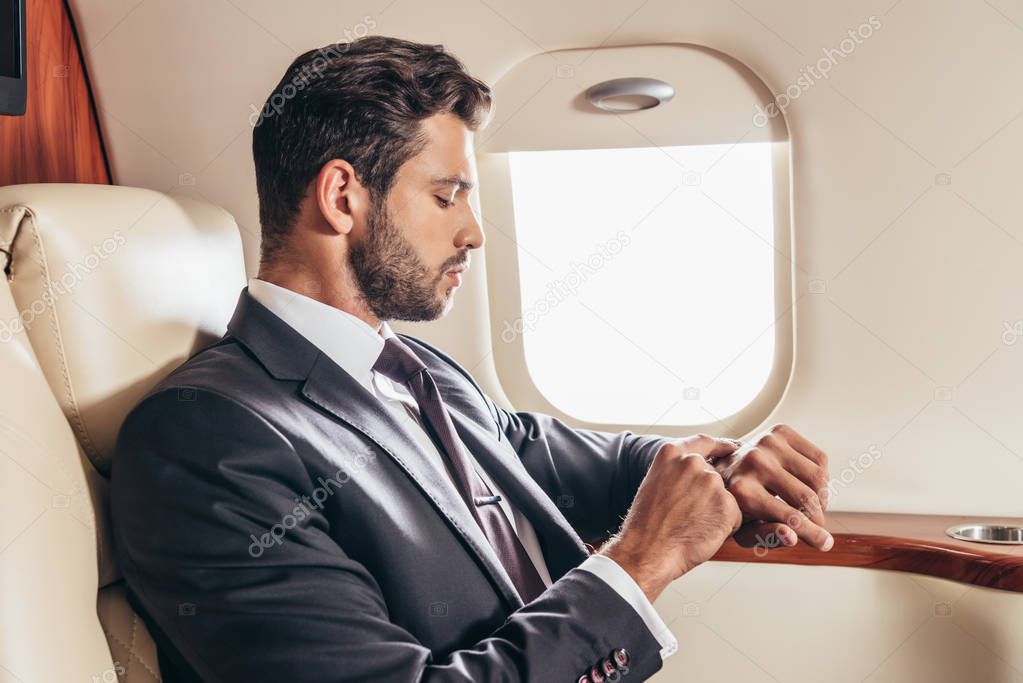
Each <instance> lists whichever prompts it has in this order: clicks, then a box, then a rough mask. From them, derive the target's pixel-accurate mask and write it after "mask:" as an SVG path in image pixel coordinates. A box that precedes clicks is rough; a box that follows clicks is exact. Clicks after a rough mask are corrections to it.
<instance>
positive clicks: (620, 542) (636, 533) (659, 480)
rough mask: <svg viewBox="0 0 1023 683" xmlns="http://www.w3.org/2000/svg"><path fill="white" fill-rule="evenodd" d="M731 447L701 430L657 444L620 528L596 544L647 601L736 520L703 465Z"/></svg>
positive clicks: (710, 549)
mask: <svg viewBox="0 0 1023 683" xmlns="http://www.w3.org/2000/svg"><path fill="white" fill-rule="evenodd" d="M734 450H735V444H734V443H732V442H731V441H728V440H725V439H714V438H711V437H709V436H704V435H699V436H693V437H688V438H685V439H679V440H678V441H676V442H671V443H666V444H664V445H663V446H661V448H660V450H658V452H657V454H656V455H655V456H654V459H653V461H652V462H651V465H650V469H649V470H648V471H647V474H646V476H645V477H644V478H643V481H642V482H641V483H640V485H639V489H638V490H637V491H636V498H635V500H634V501H633V503H632V506H631V507H630V508H629V512H628V514H627V515H626V516H625V521H624V522H623V523H622V528H621V529H620V530H619V531H618V533H616V534H615V535H614V536H612V537H611V538H610V539H609V540H608V542H607V543H605V544H604V546H603V547H602V548H601V549H600V553H601V554H603V555H606V556H607V557H610V558H611V559H612V560H614V561H616V562H617V563H618V564H619V565H620V566H621V567H622V568H623V569H624V570H625V571H626V572H628V573H629V574H630V575H631V576H632V578H633V579H635V581H636V583H637V584H638V585H639V587H640V588H641V589H642V590H643V592H644V593H645V594H646V596H647V598H648V599H649V600H650V602H654V601H655V600H657V597H658V596H659V595H660V594H661V592H662V591H663V590H664V588H665V587H666V586H667V585H668V584H669V583H671V582H672V581H674V580H675V579H677V578H678V577H680V576H682V575H683V574H685V573H686V572H688V571H689V570H691V569H692V568H693V567H695V566H697V565H699V564H702V563H703V562H705V561H706V560H708V559H710V558H711V557H713V556H714V554H715V553H716V552H717V551H718V549H719V548H720V547H721V544H722V543H724V542H725V540H726V539H727V538H728V537H729V536H731V535H732V534H734V533H735V532H736V530H737V529H738V528H739V526H740V525H741V524H742V513H741V512H740V511H739V507H738V505H736V503H735V499H734V498H733V497H732V494H730V493H729V492H728V491H726V490H725V485H724V481H723V480H722V478H721V475H720V473H718V472H717V471H716V470H715V469H714V468H713V467H712V466H711V465H710V464H708V462H709V460H710V459H711V458H713V457H714V456H719V455H726V454H728V453H731V452H732V451H734Z"/></svg>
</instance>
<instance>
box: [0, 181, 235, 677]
mask: <svg viewBox="0 0 1023 683" xmlns="http://www.w3.org/2000/svg"><path fill="white" fill-rule="evenodd" d="M0 249H2V250H3V251H2V252H0V266H2V265H4V263H5V262H8V261H9V263H8V267H7V268H6V270H7V272H8V275H7V277H6V278H5V277H4V276H3V275H0V378H2V381H3V384H2V389H0V437H2V442H0V520H2V522H0V681H7V680H11V681H21V682H23V683H44V682H45V683H51V682H53V683H64V682H67V681H83V682H87V681H104V682H105V681H117V680H120V681H122V683H123V682H128V683H135V682H136V681H139V682H141V681H153V680H160V677H159V668H158V664H157V657H156V650H155V647H154V645H153V642H152V640H151V639H150V637H149V635H148V633H147V632H146V629H145V627H144V625H143V624H142V622H141V620H140V619H139V618H138V617H137V615H136V614H135V613H134V612H133V611H132V609H131V607H130V606H129V605H128V602H127V601H126V599H125V597H124V590H123V583H122V582H121V580H120V575H119V572H118V569H117V567H116V566H114V562H113V554H112V552H111V548H110V533H109V525H108V523H107V518H106V514H107V505H106V497H107V481H106V476H105V475H107V474H108V473H109V471H110V464H111V463H110V458H111V454H112V449H113V446H114V442H115V439H116V436H117V430H118V428H119V427H120V425H121V422H122V420H123V419H124V416H125V414H126V413H127V411H128V410H129V409H130V408H131V406H132V405H134V403H135V402H136V401H137V400H138V399H139V398H140V397H141V396H142V395H143V394H144V393H145V392H146V391H147V390H148V389H149V388H151V387H152V386H153V385H154V384H155V383H156V382H157V381H158V380H159V379H160V378H162V377H163V376H164V375H166V374H167V373H168V372H170V371H171V370H172V369H173V368H174V367H176V366H177V365H178V364H179V363H181V362H182V361H183V360H184V359H185V358H187V357H188V356H189V355H190V354H191V353H193V352H195V351H197V350H198V349H199V348H202V347H203V346H205V345H207V344H208V343H211V342H212V341H214V340H215V339H216V338H217V337H219V336H220V335H222V334H223V332H224V330H225V328H226V325H227V321H228V319H229V318H230V315H231V312H232V310H233V308H234V304H235V301H236V299H237V296H238V292H239V290H240V289H241V288H242V287H243V286H244V284H245V273H244V263H243V257H242V249H241V241H240V237H239V233H238V227H237V225H236V224H235V221H234V219H233V218H232V217H231V216H230V215H229V214H228V213H227V212H225V211H224V210H223V209H220V208H219V207H216V206H214V205H212V204H209V203H206V202H202V201H197V200H195V199H190V198H182V197H173V196H169V195H165V194H162V193H159V192H154V191H151V190H145V189H137V188H129V187H118V186H108V185H78V184H74V185H72V184H36V185H14V186H8V187H0Z"/></svg>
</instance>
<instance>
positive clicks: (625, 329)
mask: <svg viewBox="0 0 1023 683" xmlns="http://www.w3.org/2000/svg"><path fill="white" fill-rule="evenodd" d="M509 156H510V165H511V178H512V190H513V202H514V210H515V239H516V241H517V243H518V260H519V268H520V278H519V282H520V283H521V296H522V311H521V315H522V317H521V319H520V320H518V321H515V323H514V324H510V325H508V326H506V327H507V328H508V329H515V330H516V332H521V334H522V343H523V345H524V350H525V357H526V365H527V368H528V370H529V373H530V376H531V377H532V380H533V382H534V383H535V384H536V386H537V388H538V389H539V390H540V392H541V393H542V394H543V395H544V396H545V397H546V398H547V400H549V401H550V402H551V403H552V404H553V405H554V406H556V407H557V408H559V409H560V410H562V411H564V412H565V413H567V414H569V415H572V416H573V417H576V418H579V419H582V420H587V421H592V422H604V423H626V424H636V425H644V426H646V425H650V426H651V427H656V426H657V425H693V424H702V423H707V422H713V421H715V420H717V419H721V418H727V417H728V416H729V415H732V414H734V413H736V412H738V411H739V410H740V409H742V408H743V407H744V406H746V405H747V404H748V403H749V402H750V401H751V400H752V399H753V397H754V396H755V395H756V394H757V393H758V392H759V391H760V389H761V388H762V387H763V386H764V384H765V382H766V380H767V378H768V375H769V374H770V371H771V366H772V362H773V358H774V344H775V339H774V320H775V302H774V259H775V257H776V252H775V250H774V220H773V207H772V196H773V195H772V161H771V143H749V144H737V145H701V146H686V147H667V148H632V149H596V150H570V151H560V150H559V151H543V152H513V153H511V154H510V155H509ZM505 336H507V331H506V335H505ZM506 341H507V339H506ZM651 431H653V432H655V433H656V429H651Z"/></svg>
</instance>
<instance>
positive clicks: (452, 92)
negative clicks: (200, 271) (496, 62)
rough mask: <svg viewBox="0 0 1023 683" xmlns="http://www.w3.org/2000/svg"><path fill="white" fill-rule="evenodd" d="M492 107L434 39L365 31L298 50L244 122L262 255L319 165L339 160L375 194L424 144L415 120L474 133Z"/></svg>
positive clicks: (276, 245)
mask: <svg viewBox="0 0 1023 683" xmlns="http://www.w3.org/2000/svg"><path fill="white" fill-rule="evenodd" d="M492 106H493V102H492V97H491V92H490V88H489V87H488V86H487V85H486V84H485V83H483V82H482V81H480V80H478V79H476V78H474V77H472V76H470V75H469V74H468V73H467V72H466V70H465V67H464V65H463V64H462V62H461V61H460V60H459V59H458V58H457V57H455V56H454V55H452V54H450V53H448V52H446V51H445V50H444V47H443V46H442V45H428V44H424V43H414V42H411V41H407V40H401V39H398V38H391V37H387V36H366V37H363V38H358V39H356V40H353V41H351V42H349V43H335V44H332V45H327V46H325V47H322V48H320V49H318V50H310V51H309V52H306V53H304V54H302V55H300V56H299V57H298V58H296V59H295V61H293V62H292V63H291V66H289V67H288V69H287V71H286V72H285V74H284V76H283V78H281V81H280V83H278V84H277V86H276V87H275V88H274V89H273V92H271V94H270V96H269V97H268V98H267V100H266V103H265V104H264V105H263V108H262V109H261V110H260V111H258V112H255V113H254V114H255V115H258V118H257V119H255V120H251V122H252V123H253V125H254V126H255V130H254V131H253V136H252V157H253V161H254V162H255V166H256V190H257V192H258V194H259V222H260V226H261V229H262V245H261V249H260V251H261V260H262V261H264V262H267V263H268V262H270V261H271V260H272V258H273V256H274V254H275V253H276V252H277V251H278V250H279V249H280V248H281V246H282V245H283V244H284V241H285V238H286V236H287V234H288V231H289V230H290V228H291V226H292V224H293V222H294V220H295V216H296V215H297V214H298V211H299V205H300V203H301V201H302V199H303V198H304V196H305V194H306V189H307V188H308V186H309V183H310V182H312V180H313V179H314V178H315V177H316V174H317V173H318V172H319V170H320V169H321V168H322V167H323V165H324V164H325V163H327V162H328V161H330V160H331V159H345V160H346V161H348V162H349V163H350V164H351V165H352V167H353V168H354V169H355V173H356V176H357V177H358V179H359V181H360V182H361V183H362V184H363V185H365V186H366V187H367V188H368V189H369V191H370V193H371V195H372V196H373V201H374V202H375V203H379V202H382V200H383V197H384V196H385V195H386V194H387V192H388V190H389V189H390V187H391V185H392V183H393V181H394V177H395V174H396V173H397V171H398V169H399V168H400V167H401V165H402V164H404V163H405V162H406V161H407V160H408V159H409V158H411V157H412V156H415V155H416V154H417V153H419V151H421V150H422V148H423V146H424V145H425V139H424V137H423V135H422V130H421V126H420V122H421V121H422V120H423V119H426V118H428V117H430V116H433V115H434V114H439V113H451V114H454V115H456V116H458V117H459V118H460V119H461V120H462V121H463V122H465V125H466V126H467V127H468V128H469V129H470V130H474V131H475V130H478V129H479V128H481V127H483V126H484V125H486V123H487V120H488V119H489V116H490V114H491V111H492Z"/></svg>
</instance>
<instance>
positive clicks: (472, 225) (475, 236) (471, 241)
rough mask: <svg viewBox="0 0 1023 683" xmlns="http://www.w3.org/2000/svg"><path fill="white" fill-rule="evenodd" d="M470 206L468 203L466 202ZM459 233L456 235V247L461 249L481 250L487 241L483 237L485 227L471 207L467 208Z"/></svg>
mask: <svg viewBox="0 0 1023 683" xmlns="http://www.w3.org/2000/svg"><path fill="white" fill-rule="evenodd" d="M466 204H468V202H466ZM460 223H461V224H460V226H459V228H458V232H457V233H455V246H456V247H457V248H459V249H479V248H480V247H482V246H483V242H484V240H485V239H486V238H485V237H484V235H483V226H482V225H481V224H480V219H479V216H477V215H476V211H475V210H474V209H473V208H472V207H471V206H466V208H465V215H464V217H463V220H462V221H461V222H460Z"/></svg>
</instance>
